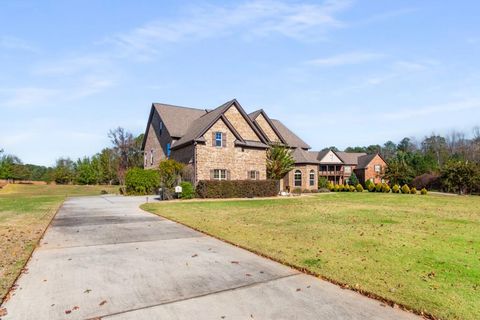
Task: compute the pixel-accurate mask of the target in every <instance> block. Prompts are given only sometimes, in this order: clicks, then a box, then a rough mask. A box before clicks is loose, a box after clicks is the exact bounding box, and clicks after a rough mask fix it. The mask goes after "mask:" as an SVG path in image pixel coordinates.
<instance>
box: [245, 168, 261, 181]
mask: <svg viewBox="0 0 480 320" xmlns="http://www.w3.org/2000/svg"><path fill="white" fill-rule="evenodd" d="M248 178H249V179H250V180H258V179H260V172H259V171H255V170H252V171H248Z"/></svg>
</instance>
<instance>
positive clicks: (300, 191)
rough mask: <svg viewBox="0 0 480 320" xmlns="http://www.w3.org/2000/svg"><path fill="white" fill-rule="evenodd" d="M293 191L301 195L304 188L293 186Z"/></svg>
mask: <svg viewBox="0 0 480 320" xmlns="http://www.w3.org/2000/svg"><path fill="white" fill-rule="evenodd" d="M292 193H293V194H295V195H297V196H299V195H301V194H302V189H301V188H293V190H292Z"/></svg>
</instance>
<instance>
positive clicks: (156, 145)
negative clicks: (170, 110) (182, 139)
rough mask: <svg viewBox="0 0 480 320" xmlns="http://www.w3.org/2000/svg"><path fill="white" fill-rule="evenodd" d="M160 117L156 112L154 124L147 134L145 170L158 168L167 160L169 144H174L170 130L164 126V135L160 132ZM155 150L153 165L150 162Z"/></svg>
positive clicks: (153, 118)
mask: <svg viewBox="0 0 480 320" xmlns="http://www.w3.org/2000/svg"><path fill="white" fill-rule="evenodd" d="M160 121H161V119H160V116H159V115H158V113H157V111H154V113H153V117H152V122H151V123H150V127H149V128H148V132H147V140H146V141H145V150H144V151H145V155H144V163H143V164H144V167H145V169H152V168H157V167H158V165H159V163H160V161H161V160H163V159H166V157H167V156H166V150H167V143H172V137H170V134H169V132H168V130H167V129H166V128H165V126H163V129H162V134H161V135H160V134H159V130H160ZM151 150H153V164H152V163H151V162H150V152H151Z"/></svg>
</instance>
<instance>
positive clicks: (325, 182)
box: [318, 177, 329, 189]
mask: <svg viewBox="0 0 480 320" xmlns="http://www.w3.org/2000/svg"><path fill="white" fill-rule="evenodd" d="M328 184H329V182H328V180H327V178H325V177H318V189H321V188H328Z"/></svg>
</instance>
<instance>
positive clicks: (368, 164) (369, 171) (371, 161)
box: [355, 154, 387, 183]
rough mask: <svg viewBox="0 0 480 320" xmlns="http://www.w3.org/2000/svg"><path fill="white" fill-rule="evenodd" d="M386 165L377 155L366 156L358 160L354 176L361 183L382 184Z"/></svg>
mask: <svg viewBox="0 0 480 320" xmlns="http://www.w3.org/2000/svg"><path fill="white" fill-rule="evenodd" d="M386 167H387V163H386V162H385V160H384V159H383V158H382V156H381V155H379V154H366V155H363V156H361V157H359V158H358V165H357V167H356V169H355V174H356V175H357V177H358V180H359V181H361V182H362V183H365V181H367V180H370V181H372V182H373V183H381V182H383V174H384V172H385V169H386Z"/></svg>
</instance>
